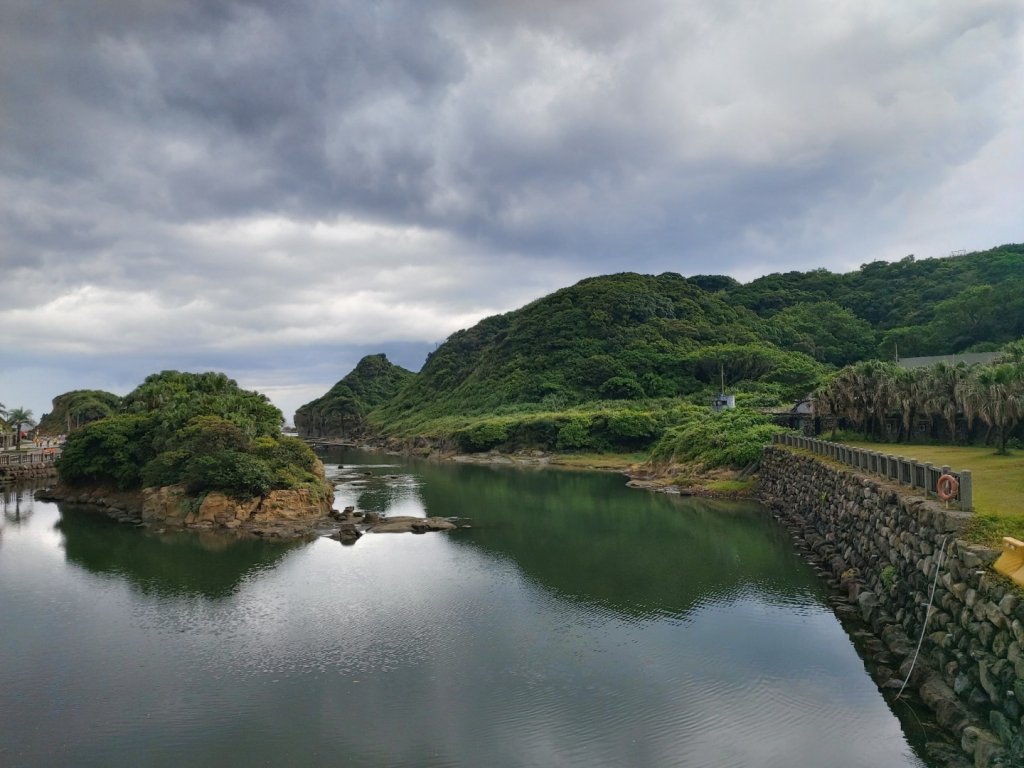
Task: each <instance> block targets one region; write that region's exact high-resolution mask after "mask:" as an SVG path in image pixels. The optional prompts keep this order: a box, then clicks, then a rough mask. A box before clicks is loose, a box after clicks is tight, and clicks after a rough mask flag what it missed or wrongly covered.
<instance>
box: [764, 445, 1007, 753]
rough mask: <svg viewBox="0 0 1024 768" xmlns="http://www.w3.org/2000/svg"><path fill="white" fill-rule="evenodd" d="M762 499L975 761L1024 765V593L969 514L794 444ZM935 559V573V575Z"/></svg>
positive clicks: (771, 460) (778, 451)
mask: <svg viewBox="0 0 1024 768" xmlns="http://www.w3.org/2000/svg"><path fill="white" fill-rule="evenodd" d="M760 493H761V497H762V500H763V501H764V502H765V503H766V504H767V505H768V506H769V507H770V508H772V509H773V510H774V511H775V512H776V514H777V515H778V517H779V518H780V519H781V520H782V521H783V522H784V523H785V524H786V525H787V526H788V527H789V528H790V530H791V531H792V532H793V533H794V535H795V536H797V537H798V539H800V540H801V541H802V542H803V543H804V544H805V545H806V547H807V550H808V552H809V554H810V556H811V557H812V559H814V560H815V561H816V562H817V563H818V564H820V565H821V566H822V567H823V568H825V569H826V570H827V571H828V572H830V573H831V574H832V576H833V577H834V583H835V584H836V585H838V586H841V587H842V588H843V589H844V590H846V593H847V594H848V596H849V600H850V603H851V604H852V606H855V607H856V609H857V610H858V611H859V612H860V614H861V615H862V617H863V619H864V620H865V621H866V622H867V623H868V624H870V626H871V628H872V630H873V632H874V634H875V635H876V636H877V637H879V638H881V640H882V641H883V642H884V644H885V645H886V647H887V649H888V651H887V653H886V654H885V659H883V660H888V659H889V658H891V659H892V665H893V669H892V673H893V675H894V677H895V676H897V675H898V679H899V680H903V679H904V678H905V677H906V676H907V674H908V673H910V671H911V666H912V662H913V659H914V651H915V648H916V646H917V642H918V638H919V637H920V635H921V631H922V624H923V622H924V621H925V614H926V610H927V606H928V602H929V595H930V594H931V591H932V588H933V584H934V590H935V591H934V598H933V599H932V610H931V616H930V618H929V620H928V623H927V629H926V631H925V635H924V641H923V643H922V646H921V651H920V654H919V656H918V658H917V660H916V663H913V673H912V674H911V677H910V684H911V685H912V686H914V687H915V688H916V690H917V691H918V693H919V694H920V696H921V698H922V699H923V700H924V701H925V703H926V704H928V705H929V706H930V707H931V708H932V709H933V710H934V711H935V713H936V718H937V719H938V721H939V722H940V723H941V724H942V725H943V726H944V727H946V728H947V729H949V730H950V731H951V732H952V733H953V734H954V735H955V736H956V737H957V738H958V739H959V740H960V743H961V746H962V747H963V749H964V751H965V752H966V753H967V754H969V755H970V756H971V757H972V758H973V760H974V764H975V766H977V768H996V767H1001V768H1011V767H1014V768H1020V767H1021V766H1024V595H1022V593H1021V592H1020V591H1019V590H1018V588H1017V587H1016V586H1015V585H1013V584H1012V583H1011V582H1009V581H1008V580H1006V579H1004V578H1002V577H1001V576H999V575H998V574H996V573H995V572H994V571H993V570H992V569H991V564H992V562H993V561H994V560H995V558H996V556H997V555H998V553H997V552H995V551H993V550H990V549H987V548H985V547H979V546H971V545H968V544H967V543H966V542H965V541H964V540H963V539H961V538H960V532H961V531H962V529H963V527H964V525H965V524H966V523H967V522H968V521H969V520H970V517H971V515H970V513H966V512H961V511H959V510H955V509H950V510H946V509H945V508H944V507H943V505H942V504H941V503H939V502H936V501H930V500H927V499H924V498H921V497H916V496H910V495H907V494H906V493H905V489H904V490H903V491H901V490H900V488H899V487H898V486H894V485H890V484H888V483H886V482H885V481H882V480H880V479H878V478H872V477H868V476H863V475H859V474H857V473H856V472H855V471H853V470H851V469H849V468H846V467H842V466H840V465H838V464H834V463H830V462H828V461H827V460H823V459H821V458H818V457H815V456H813V455H811V454H809V453H805V452H802V451H798V450H793V449H791V448H786V447H781V446H771V447H768V448H766V449H765V452H764V456H763V458H762V462H761V491H760ZM936 566H938V577H937V579H936Z"/></svg>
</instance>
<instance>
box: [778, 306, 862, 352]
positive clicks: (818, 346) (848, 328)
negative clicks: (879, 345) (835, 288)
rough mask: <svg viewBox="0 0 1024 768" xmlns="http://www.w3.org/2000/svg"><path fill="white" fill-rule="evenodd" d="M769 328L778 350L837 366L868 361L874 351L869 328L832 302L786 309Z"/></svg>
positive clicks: (849, 312)
mask: <svg viewBox="0 0 1024 768" xmlns="http://www.w3.org/2000/svg"><path fill="white" fill-rule="evenodd" d="M770 327H771V329H772V331H773V332H774V341H775V343H776V344H778V346H779V347H781V348H783V349H791V350H794V351H798V352H803V353H805V354H807V355H810V356H811V357H813V358H814V359H815V360H818V361H820V362H823V363H831V364H832V365H836V366H843V365H848V364H849V363H852V362H855V361H857V360H863V359H864V358H866V357H870V356H871V354H872V352H873V351H874V349H875V338H874V337H875V333H874V330H873V329H872V328H871V325H870V324H869V323H868V322H867V321H866V320H863V319H861V318H859V317H857V316H856V315H855V314H854V313H853V312H851V311H850V310H848V309H846V308H845V307H841V306H839V305H838V304H836V303H835V302H834V301H816V302H808V303H804V304H795V305H793V306H790V307H786V308H785V309H783V310H780V311H779V312H777V313H776V314H775V315H773V316H772V318H771V322H770Z"/></svg>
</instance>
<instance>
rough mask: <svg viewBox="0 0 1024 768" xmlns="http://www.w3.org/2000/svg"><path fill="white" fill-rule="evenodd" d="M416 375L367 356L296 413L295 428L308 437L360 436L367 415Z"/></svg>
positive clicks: (386, 360)
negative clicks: (325, 391) (321, 394)
mask: <svg viewBox="0 0 1024 768" xmlns="http://www.w3.org/2000/svg"><path fill="white" fill-rule="evenodd" d="M414 375H415V374H413V373H412V371H407V370H406V369H405V368H402V367H400V366H397V365H394V364H393V363H391V362H390V361H389V360H388V359H387V357H385V356H384V355H367V356H366V357H364V358H363V359H362V360H360V361H359V363H358V364H357V365H356V367H355V369H353V371H352V372H351V373H349V374H348V375H347V376H345V378H343V379H342V380H341V381H339V382H338V383H337V384H335V385H334V386H333V387H331V388H330V390H329V391H328V392H327V394H325V395H324V396H323V397H319V398H317V399H316V400H313V401H312V402H309V403H306V404H305V405H303V406H301V407H300V408H299V410H298V411H296V412H295V426H296V428H297V429H298V430H299V432H300V434H302V435H305V436H307V437H323V436H326V435H331V436H335V437H351V436H356V435H361V434H363V432H364V431H365V427H366V414H367V413H368V412H369V411H370V409H371V408H374V407H376V406H378V405H382V404H383V403H385V402H387V401H388V400H390V399H391V398H392V397H394V396H395V394H397V393H398V391H399V390H400V389H401V388H402V387H403V386H405V385H406V384H408V383H409V382H410V381H411V380H412V378H413V376H414Z"/></svg>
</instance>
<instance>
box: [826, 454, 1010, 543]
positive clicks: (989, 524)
mask: <svg viewBox="0 0 1024 768" xmlns="http://www.w3.org/2000/svg"><path fill="white" fill-rule="evenodd" d="M844 442H845V443H846V444H847V445H853V446H856V447H858V448H866V449H868V450H871V451H879V450H881V451H884V452H885V453H890V454H892V455H894V456H905V457H907V458H911V459H917V460H918V461H922V462H928V461H930V462H931V463H932V464H934V465H935V466H937V467H938V466H942V465H944V464H948V465H949V466H950V467H952V468H953V469H954V470H961V469H969V470H970V471H971V478H972V479H973V481H974V510H975V518H976V519H975V521H974V524H972V526H971V528H970V529H969V531H968V532H969V533H970V534H971V538H973V539H975V540H976V541H979V542H984V543H987V544H990V545H996V544H999V543H1001V541H1000V540H1001V539H1002V537H1003V536H1013V537H1014V538H1017V539H1022V540H1024V451H1010V453H1009V455H1007V456H999V455H998V454H996V452H995V449H994V448H993V447H991V446H989V447H985V446H980V447H979V446H968V447H964V446H951V445H917V444H905V443H899V444H894V443H865V442H857V441H853V440H846V441H844Z"/></svg>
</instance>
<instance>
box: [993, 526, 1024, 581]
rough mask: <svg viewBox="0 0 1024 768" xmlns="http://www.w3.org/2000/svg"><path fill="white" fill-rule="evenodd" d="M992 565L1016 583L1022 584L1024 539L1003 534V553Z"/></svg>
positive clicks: (1023, 576)
mask: <svg viewBox="0 0 1024 768" xmlns="http://www.w3.org/2000/svg"><path fill="white" fill-rule="evenodd" d="M993 567H994V568H995V569H996V570H997V571H999V573H1001V574H1003V575H1004V576H1008V577H1009V578H1011V579H1013V580H1014V581H1015V582H1016V583H1018V584H1021V585H1024V541H1019V540H1018V539H1014V538H1012V537H1010V536H1005V537H1004V538H1003V554H1001V555H1000V556H999V557H998V558H997V559H996V562H995V565H994V566H993Z"/></svg>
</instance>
